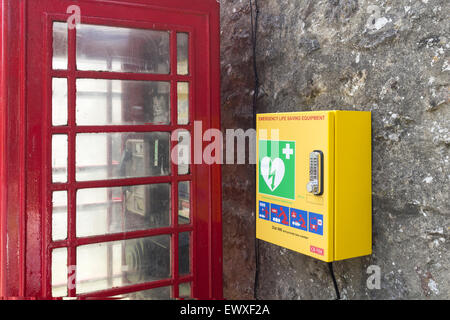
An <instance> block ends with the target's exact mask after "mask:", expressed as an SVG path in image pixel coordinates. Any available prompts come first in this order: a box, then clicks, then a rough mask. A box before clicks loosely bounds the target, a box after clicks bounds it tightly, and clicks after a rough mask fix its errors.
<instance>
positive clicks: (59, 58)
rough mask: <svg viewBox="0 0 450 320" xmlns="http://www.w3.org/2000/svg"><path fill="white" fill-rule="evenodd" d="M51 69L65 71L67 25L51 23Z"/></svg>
mask: <svg viewBox="0 0 450 320" xmlns="http://www.w3.org/2000/svg"><path fill="white" fill-rule="evenodd" d="M53 69H55V70H56V69H60V70H65V69H67V23H64V22H54V23H53Z"/></svg>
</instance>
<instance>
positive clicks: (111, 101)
mask: <svg viewBox="0 0 450 320" xmlns="http://www.w3.org/2000/svg"><path fill="white" fill-rule="evenodd" d="M76 121H77V124H78V125H111V124H112V125H128V124H133V125H136V124H169V123H170V83H169V82H156V81H123V80H100V79H79V80H77V106H76Z"/></svg>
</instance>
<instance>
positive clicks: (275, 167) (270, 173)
mask: <svg viewBox="0 0 450 320" xmlns="http://www.w3.org/2000/svg"><path fill="white" fill-rule="evenodd" d="M284 172H285V167H284V162H283V160H281V159H280V158H276V159H275V160H273V161H272V159H270V158H269V157H264V158H263V159H262V160H261V175H262V177H263V178H264V181H265V182H266V184H267V186H268V187H269V189H270V190H272V191H274V190H275V189H276V188H278V186H279V185H280V183H281V181H283V178H284Z"/></svg>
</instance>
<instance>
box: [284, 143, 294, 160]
mask: <svg viewBox="0 0 450 320" xmlns="http://www.w3.org/2000/svg"><path fill="white" fill-rule="evenodd" d="M283 153H284V154H285V155H286V159H288V160H289V159H290V158H291V155H292V154H294V150H292V149H291V146H290V145H289V143H288V144H287V145H286V148H284V149H283Z"/></svg>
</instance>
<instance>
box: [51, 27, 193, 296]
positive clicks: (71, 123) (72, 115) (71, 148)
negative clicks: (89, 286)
mask: <svg viewBox="0 0 450 320" xmlns="http://www.w3.org/2000/svg"><path fill="white" fill-rule="evenodd" d="M169 33H170V37H171V45H170V61H171V62H170V63H171V66H170V74H168V75H158V74H135V73H130V72H124V73H121V72H110V71H107V72H97V71H79V70H76V29H72V30H68V46H67V47H68V48H67V61H68V62H67V65H68V67H67V70H52V71H51V75H52V76H53V77H64V78H66V79H67V91H68V92H67V100H68V101H67V102H68V106H67V107H68V108H67V125H66V126H65V125H64V126H60V127H53V128H51V129H50V133H52V134H67V136H68V155H67V157H68V160H67V167H68V168H67V182H66V183H61V184H52V183H50V190H51V191H66V192H67V194H68V199H67V203H68V205H67V211H68V212H67V215H68V219H67V220H68V221H67V224H68V228H67V229H68V230H67V234H68V236H67V239H66V240H56V241H52V240H50V247H49V249H57V248H66V249H67V265H68V266H75V265H77V250H78V248H80V246H83V245H90V244H96V243H105V242H106V241H114V240H108V236H109V235H108V236H92V237H89V238H79V237H76V207H77V203H76V202H77V199H76V192H77V190H80V189H83V188H87V187H88V186H89V185H90V183H91V182H93V185H94V187H98V186H99V185H100V184H102V183H103V185H104V186H105V187H109V186H110V184H111V181H110V180H105V181H89V182H86V183H84V182H81V183H80V182H77V181H76V172H75V170H76V136H77V134H78V133H87V132H144V131H145V132H153V131H166V132H171V131H174V130H176V129H185V130H187V131H191V130H193V126H192V125H176V124H177V99H176V96H177V90H176V88H177V83H178V82H185V83H189V84H190V83H191V81H192V76H191V74H188V75H178V74H177V46H176V31H175V30H171V31H169ZM190 40H191V39H190ZM189 51H191V48H189ZM190 60H191V53H190V52H189V62H188V63H189V65H191V61H190ZM191 66H192V65H191ZM81 78H91V79H108V80H113V79H114V80H149V81H170V83H171V97H172V99H170V100H171V101H170V109H171V112H170V114H171V123H172V125H168V126H166V127H165V128H164V129H165V130H161V126H155V125H150V126H149V125H142V128H140V129H138V130H137V128H139V127H140V126H139V125H137V126H134V125H133V126H113V125H111V126H77V125H76V92H77V88H76V81H77V79H81ZM191 99H192V95H191V96H190V99H189V100H191ZM108 103H110V101H108ZM190 109H192V108H190ZM191 111H192V110H190V113H191ZM190 118H191V119H192V117H191V116H190ZM175 144H176V142H171V143H170V147H171V149H172V148H173V147H174V145H175ZM171 169H172V170H171V173H170V176H168V177H167V178H168V179H167V181H168V182H170V183H171V204H172V205H171V216H172V223H171V225H170V226H169V227H167V228H161V229H160V230H159V231H160V232H162V233H160V234H167V235H169V236H170V238H171V247H172V248H171V251H170V256H171V258H170V260H171V275H170V278H169V279H168V280H167V281H169V285H171V286H172V287H173V288H172V294H173V296H174V297H178V295H179V288H178V287H179V285H180V284H182V283H189V282H190V281H193V276H192V270H190V274H188V275H183V276H181V277H180V276H179V272H178V271H179V270H178V269H179V266H178V254H179V253H178V239H179V236H178V235H179V233H181V232H193V227H192V221H191V225H183V226H181V227H180V226H178V182H179V181H191V180H192V178H193V175H192V174H190V175H186V176H180V177H179V176H178V170H177V165H176V164H173V163H172V162H171ZM149 178H150V177H149ZM152 178H153V177H152ZM161 178H165V177H161ZM141 179H142V181H139V182H140V183H143V182H144V181H143V180H145V179H146V178H141ZM136 180H139V179H122V180H118V181H115V182H113V185H114V186H123V185H124V184H123V183H125V184H130V185H131V184H132V183H133V182H134V183H136ZM151 180H154V179H149V181H151ZM163 180H164V179H162V180H161V181H163ZM155 181H156V180H155ZM149 183H153V181H152V182H149ZM95 184H97V186H95ZM191 201H192V199H191ZM157 234H158V230H150V232H148V231H147V230H145V231H144V232H142V233H139V232H137V233H133V232H124V233H117V234H112V235H111V238H109V239H114V237H116V236H117V239H119V238H121V240H123V239H136V238H138V237H139V236H144V235H147V236H154V235H157ZM163 281H166V280H163ZM162 286H163V285H162V284H158V281H157V282H148V283H144V284H141V285H140V286H139V287H141V289H142V290H144V289H151V288H157V287H162ZM131 287H134V286H131ZM131 287H126V286H125V287H122V288H115V289H114V290H105V292H109V291H110V292H111V294H112V293H113V292H115V291H120V290H121V289H123V291H124V292H127V291H128V290H129V291H128V292H133V291H135V290H137V289H138V288H137V287H136V288H134V289H133V290H131V289H132V288H131ZM67 293H68V296H72V297H74V296H83V295H82V294H81V295H80V294H77V291H76V288H69V289H68V290H67ZM87 295H89V293H86V296H87Z"/></svg>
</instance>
